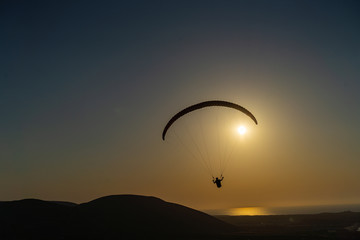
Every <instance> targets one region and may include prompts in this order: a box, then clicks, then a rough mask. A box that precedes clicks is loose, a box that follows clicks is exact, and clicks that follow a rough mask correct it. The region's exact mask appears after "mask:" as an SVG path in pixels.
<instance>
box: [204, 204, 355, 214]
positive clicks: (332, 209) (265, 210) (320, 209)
mask: <svg viewBox="0 0 360 240" xmlns="http://www.w3.org/2000/svg"><path fill="white" fill-rule="evenodd" d="M203 211H204V212H205V213H207V214H209V215H229V216H256V215H292V214H317V213H338V212H349V211H350V212H360V204H343V205H312V206H286V207H239V208H227V209H211V210H203Z"/></svg>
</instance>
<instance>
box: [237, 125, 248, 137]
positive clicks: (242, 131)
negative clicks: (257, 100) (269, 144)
mask: <svg viewBox="0 0 360 240" xmlns="http://www.w3.org/2000/svg"><path fill="white" fill-rule="evenodd" d="M237 131H238V133H239V134H240V135H244V134H245V133H246V127H244V126H240V127H238V129H237Z"/></svg>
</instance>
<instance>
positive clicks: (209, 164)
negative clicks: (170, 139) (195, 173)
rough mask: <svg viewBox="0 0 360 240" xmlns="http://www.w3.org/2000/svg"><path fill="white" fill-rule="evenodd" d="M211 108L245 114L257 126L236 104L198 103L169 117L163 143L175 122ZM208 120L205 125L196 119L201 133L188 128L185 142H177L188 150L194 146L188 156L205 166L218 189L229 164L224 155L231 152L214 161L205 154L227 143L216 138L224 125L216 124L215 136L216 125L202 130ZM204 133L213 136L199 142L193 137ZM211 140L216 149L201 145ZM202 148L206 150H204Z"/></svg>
mask: <svg viewBox="0 0 360 240" xmlns="http://www.w3.org/2000/svg"><path fill="white" fill-rule="evenodd" d="M212 107H215V109H219V108H216V107H221V108H226V109H230V110H231V111H232V112H233V110H235V111H234V112H235V113H236V114H237V113H238V112H240V113H242V114H245V116H247V117H249V118H250V119H251V120H252V122H254V123H255V124H256V125H257V124H258V122H257V119H256V118H255V116H254V115H253V114H252V113H251V112H250V111H249V110H247V109H246V108H244V107H242V106H240V105H238V104H236V103H232V102H228V101H222V100H212V101H205V102H200V103H197V104H194V105H191V106H189V107H186V108H184V109H183V110H181V111H179V112H178V113H176V114H175V115H174V116H173V117H171V118H170V120H169V121H168V122H167V124H166V125H165V127H164V129H163V131H162V139H163V141H165V139H166V137H167V135H168V132H169V130H170V129H171V128H173V126H174V125H176V124H175V123H176V122H177V121H179V120H180V119H182V118H183V117H185V116H187V115H188V114H190V113H191V114H190V115H192V113H193V112H197V111H198V110H200V109H204V108H209V110H210V109H211V110H212V111H213V110H214V109H212ZM221 117H222V115H220V118H221ZM249 118H247V119H249ZM208 120H211V119H209V117H206V119H205V122H206V123H204V122H202V121H198V119H196V122H197V124H199V126H198V127H197V128H195V129H196V130H197V129H201V132H202V133H201V134H195V133H193V132H192V131H191V130H188V128H186V129H187V131H189V137H188V138H187V139H186V140H179V142H180V143H181V144H183V145H186V144H188V146H185V148H186V149H189V145H191V146H192V145H194V150H192V151H190V152H191V153H190V155H192V156H193V157H194V158H197V159H199V160H200V162H201V163H202V164H203V165H204V166H205V168H206V169H207V170H208V172H209V173H210V175H211V176H212V179H213V181H212V182H213V183H214V184H216V186H217V187H218V188H220V187H221V186H222V185H221V181H222V180H223V179H224V177H223V172H224V170H225V167H226V165H227V163H228V162H229V160H228V159H227V158H228V157H225V155H226V156H227V155H231V153H232V151H230V150H228V149H225V150H228V151H229V152H230V153H227V154H224V156H222V157H220V156H219V157H216V159H215V157H214V156H213V155H215V154H211V153H207V152H206V151H207V149H210V150H215V149H220V148H226V146H224V145H226V143H227V142H228V141H221V140H219V137H218V135H219V132H220V133H221V132H222V129H223V125H225V124H218V125H220V126H219V127H218V130H217V134H215V133H212V132H214V131H215V130H214V129H215V128H216V127H215V126H213V125H216V124H213V125H211V128H210V130H208V131H204V130H203V127H204V125H206V124H208V125H209V123H208ZM173 132H175V131H173ZM181 132H183V131H181ZM204 132H205V133H207V132H210V133H212V134H213V135H211V136H207V137H202V139H200V140H197V139H195V137H196V136H197V135H202V134H203V133H204ZM214 135H216V137H214ZM200 138H201V137H200ZM211 140H212V141H217V146H216V147H214V145H211V144H206V143H205V144H203V142H206V141H211ZM220 145H221V146H220ZM191 146H190V147H191ZM233 147H234V146H233ZM203 148H206V149H205V150H204V149H203ZM194 152H198V154H195V153H194ZM196 155H198V156H196ZM215 171H217V172H216V174H215ZM214 175H215V176H216V175H217V176H219V175H220V178H218V177H216V178H215V177H214Z"/></svg>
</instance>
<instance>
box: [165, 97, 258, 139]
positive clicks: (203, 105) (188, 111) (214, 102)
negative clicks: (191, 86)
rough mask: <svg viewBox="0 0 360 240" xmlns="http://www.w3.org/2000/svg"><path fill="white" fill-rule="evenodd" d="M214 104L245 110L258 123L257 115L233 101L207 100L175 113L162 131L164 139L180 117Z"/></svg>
mask: <svg viewBox="0 0 360 240" xmlns="http://www.w3.org/2000/svg"><path fill="white" fill-rule="evenodd" d="M213 106H218V107H228V108H233V109H236V110H238V111H241V112H243V113H244V114H246V115H247V116H249V117H250V118H251V119H252V120H253V121H254V122H255V123H256V124H257V120H256V118H255V116H254V115H253V114H252V113H251V112H250V111H249V110H247V109H246V108H244V107H242V106H240V105H238V104H235V103H232V102H227V101H221V100H212V101H205V102H201V103H198V104H195V105H192V106H190V107H187V108H185V109H183V110H181V111H180V112H178V113H177V114H175V115H174V116H173V117H172V118H171V119H170V120H169V122H168V123H167V124H166V126H165V128H164V130H163V133H162V139H163V140H165V136H166V133H167V131H168V130H169V128H170V127H171V125H172V124H173V123H174V122H175V121H176V120H178V119H179V118H181V117H182V116H184V115H185V114H187V113H190V112H192V111H195V110H198V109H201V108H205V107H213Z"/></svg>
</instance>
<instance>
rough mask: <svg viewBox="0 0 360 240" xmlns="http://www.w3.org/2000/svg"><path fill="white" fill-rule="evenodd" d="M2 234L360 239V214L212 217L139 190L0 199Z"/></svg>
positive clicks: (22, 236)
mask: <svg viewBox="0 0 360 240" xmlns="http://www.w3.org/2000/svg"><path fill="white" fill-rule="evenodd" d="M0 212H1V215H0V229H1V239H4V240H10V239H11V240H13V239H14V240H15V239H16V240H21V239H94V240H95V239H159V238H162V239H360V213H358V212H341V213H322V214H307V215H306V214H304V215H270V216H216V217H214V216H210V215H208V214H206V213H203V212H200V211H197V210H194V209H191V208H188V207H185V206H182V205H179V204H174V203H169V202H165V201H163V200H161V199H159V198H155V197H146V196H138V195H114V196H107V197H102V198H99V199H96V200H93V201H90V202H88V203H83V204H74V203H69V202H59V201H42V200H37V199H24V200H18V201H7V202H0Z"/></svg>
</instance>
